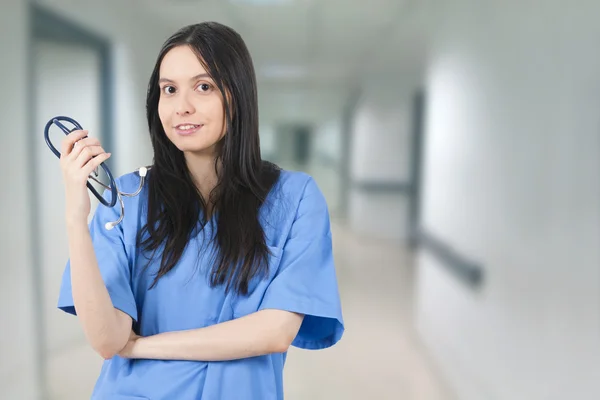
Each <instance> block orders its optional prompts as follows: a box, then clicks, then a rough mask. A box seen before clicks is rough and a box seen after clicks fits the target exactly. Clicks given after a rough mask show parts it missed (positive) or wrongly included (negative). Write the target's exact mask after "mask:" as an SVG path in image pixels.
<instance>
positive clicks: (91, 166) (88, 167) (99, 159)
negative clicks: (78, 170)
mask: <svg viewBox="0 0 600 400" xmlns="http://www.w3.org/2000/svg"><path fill="white" fill-rule="evenodd" d="M110 156H111V154H110V153H102V154H100V155H98V156H96V157H94V158H92V159H91V160H90V161H88V163H87V164H85V165H84V166H83V168H82V171H83V172H84V173H85V174H86V176H89V175H90V174H91V173H92V171H93V170H95V169H96V168H98V166H99V165H100V164H102V163H103V162H104V161H106V160H108V159H109V158H110Z"/></svg>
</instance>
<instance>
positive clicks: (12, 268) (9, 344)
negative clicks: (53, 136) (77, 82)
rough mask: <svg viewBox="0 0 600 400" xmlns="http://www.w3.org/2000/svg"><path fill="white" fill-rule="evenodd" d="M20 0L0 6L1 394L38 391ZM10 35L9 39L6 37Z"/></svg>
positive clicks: (23, 22)
mask: <svg viewBox="0 0 600 400" xmlns="http://www.w3.org/2000/svg"><path fill="white" fill-rule="evenodd" d="M24 3H25V2H23V1H21V0H3V2H2V6H1V10H2V11H1V12H0V54H2V62H0V76H4V77H9V78H7V79H5V80H4V84H3V86H4V95H3V96H2V97H0V119H1V120H2V121H6V123H5V124H4V126H3V130H2V134H0V145H1V148H2V149H4V151H3V154H2V157H0V167H1V170H2V171H3V173H2V178H1V179H2V180H1V185H2V197H1V199H2V200H1V201H2V203H1V207H0V213H1V221H2V225H3V226H4V228H5V229H4V233H3V234H2V236H1V240H0V254H2V263H1V266H0V268H1V269H2V278H1V279H0V327H1V329H0V354H1V355H2V357H0V398H6V399H17V398H21V399H25V398H27V399H34V398H36V396H37V391H38V387H37V378H38V374H37V370H36V362H35V361H36V359H35V356H36V352H37V350H38V349H37V348H36V346H35V343H36V342H35V326H36V325H35V324H34V318H35V315H36V314H35V308H34V304H33V287H32V284H31V277H32V268H33V267H32V254H31V248H30V247H29V241H28V237H29V236H30V235H31V231H30V222H31V220H30V218H31V216H30V213H29V211H30V205H31V202H30V199H31V197H30V192H29V188H30V185H29V181H28V176H29V160H28V157H29V154H30V150H29V140H28V138H29V136H30V135H29V132H28V124H27V118H28V116H29V114H28V111H29V110H28V107H27V105H28V101H29V100H30V99H29V98H28V97H27V90H26V88H27V51H28V49H27V32H28V26H27V8H26V4H24ZM9 38H10V39H9Z"/></svg>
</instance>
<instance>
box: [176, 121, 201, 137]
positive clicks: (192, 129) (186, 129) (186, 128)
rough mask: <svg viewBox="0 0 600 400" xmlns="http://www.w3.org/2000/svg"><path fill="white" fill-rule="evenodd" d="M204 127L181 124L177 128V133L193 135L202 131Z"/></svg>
mask: <svg viewBox="0 0 600 400" xmlns="http://www.w3.org/2000/svg"><path fill="white" fill-rule="evenodd" d="M203 126H204V125H194V124H179V125H177V126H176V127H175V132H177V134H178V135H191V134H194V133H196V132H198V131H199V130H200V128H202V127H203Z"/></svg>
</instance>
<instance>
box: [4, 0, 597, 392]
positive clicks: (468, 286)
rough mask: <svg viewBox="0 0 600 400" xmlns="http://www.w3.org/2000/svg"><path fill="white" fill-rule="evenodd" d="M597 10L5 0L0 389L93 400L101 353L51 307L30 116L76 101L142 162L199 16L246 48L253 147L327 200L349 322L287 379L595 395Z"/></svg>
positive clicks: (392, 2) (76, 111) (455, 4)
mask: <svg viewBox="0 0 600 400" xmlns="http://www.w3.org/2000/svg"><path fill="white" fill-rule="evenodd" d="M598 16H600V2H599V1H598V0H579V1H576V2H566V1H564V0H532V1H526V2H523V1H517V0H505V1H504V0H488V1H480V0H445V1H439V0H369V1H364V0H363V1H359V0H170V1H152V0H130V1H122V0H104V1H73V0H2V1H1V2H0V33H1V36H0V59H1V61H0V75H1V76H3V77H5V80H4V81H3V83H4V85H3V88H4V91H3V93H4V95H3V96H2V97H0V119H1V120H2V121H4V127H3V129H2V131H1V132H0V145H1V146H2V149H3V150H4V152H3V154H2V156H1V157H0V167H1V170H2V171H3V174H2V181H1V186H2V197H1V203H0V215H1V219H0V221H1V222H2V223H3V226H4V227H5V229H4V232H3V233H2V235H1V236H0V239H1V240H0V254H1V255H2V263H1V267H0V268H1V269H2V274H1V277H0V327H1V328H2V330H1V333H0V400H84V399H89V398H90V395H91V390H92V388H93V387H94V384H95V382H96V380H97V378H98V373H99V371H100V366H101V362H102V360H101V358H100V357H99V356H98V355H97V354H96V353H94V352H93V351H92V349H91V347H90V345H88V344H87V343H86V339H85V336H84V333H83V330H82V327H81V325H80V322H79V321H78V319H77V318H76V317H73V316H72V315H68V314H66V313H64V312H62V311H61V310H59V309H58V308H57V302H58V297H59V291H60V286H61V279H62V277H63V272H64V271H65V263H66V261H67V259H68V257H69V246H68V238H67V228H66V222H65V193H64V192H65V191H64V185H63V177H62V176H61V168H60V163H59V160H58V159H57V157H55V154H53V153H52V152H51V151H50V149H49V148H48V145H47V143H46V142H45V137H44V133H45V126H46V124H47V123H48V122H49V121H52V118H54V117H55V116H69V117H72V118H74V119H75V120H77V121H79V122H80V123H81V124H82V126H83V127H84V128H85V129H88V130H89V132H90V136H92V137H95V138H98V139H99V140H100V142H101V143H102V146H103V147H104V148H105V149H106V151H110V152H111V153H112V156H111V158H110V159H109V160H108V161H107V163H106V165H108V166H109V167H110V169H111V170H112V172H113V174H114V175H116V176H122V175H124V174H128V173H131V172H133V171H136V170H138V168H140V167H142V166H149V165H151V164H152V163H153V156H154V153H153V148H152V143H151V140H150V135H149V128H148V119H147V115H146V102H147V94H148V84H149V80H150V77H151V75H152V72H153V69H154V67H155V64H156V63H157V55H158V54H159V50H160V49H161V46H162V45H163V43H164V41H165V40H166V39H167V38H168V37H170V36H171V35H172V34H173V33H174V32H175V31H177V30H178V29H180V28H181V27H183V26H185V25H187V24H196V23H200V22H203V21H217V22H220V23H222V24H225V25H228V26H230V27H232V28H233V29H235V30H236V32H238V33H239V34H240V36H241V37H242V38H243V39H244V41H245V43H246V44H247V47H248V50H249V52H250V53H251V55H252V62H253V65H254V69H255V73H256V86H257V90H258V94H257V97H258V99H257V101H258V109H259V111H258V113H259V122H258V125H259V126H258V131H259V137H260V154H261V157H262V159H264V160H267V161H271V162H273V163H275V164H277V165H279V166H281V167H282V168H284V169H287V170H294V171H301V172H304V173H307V174H309V175H310V176H311V177H313V178H314V181H315V182H316V184H317V185H318V188H319V189H320V191H321V192H322V194H323V197H324V198H325V200H326V203H327V206H328V211H329V215H330V218H331V224H332V231H333V245H334V247H333V251H334V258H335V270H336V274H337V278H338V281H339V288H340V296H341V301H342V311H343V318H344V322H345V323H346V326H345V332H344V335H343V337H342V339H341V341H339V342H338V343H336V344H335V345H334V346H333V347H331V348H327V349H324V350H319V351H308V350H299V349H297V348H293V347H292V348H291V349H290V351H289V356H288V358H287V360H286V364H285V369H284V389H285V393H286V397H285V398H286V400H287V399H289V400H320V399H323V400H354V399H360V400H380V399H381V400H388V399H389V400H598V399H600V50H599V49H600V46H599V44H600V24H599V23H598ZM194 61H196V60H194ZM248 70H249V69H248V68H246V69H244V71H248ZM244 82H246V81H245V80H244ZM219 101H220V100H219ZM216 104H219V103H218V102H217V103H216ZM216 108H218V107H215V109H216ZM188 122H189V121H186V123H188ZM53 134H54V136H53V140H54V142H55V143H58V140H59V139H61V137H62V135H63V133H62V132H60V131H55V132H53ZM255 147H256V148H257V149H258V147H259V146H258V144H257V145H256V146H255ZM257 159H258V158H257ZM232 163H234V162H232ZM234 164H235V163H234ZM101 173H103V172H101ZM101 177H102V178H105V177H104V176H103V175H101ZM98 203H99V202H98V201H97V200H96V199H95V198H94V197H93V196H92V207H93V209H95V207H104V206H103V205H101V204H100V205H99V204H98ZM236 204H237V203H236ZM240 204H241V203H240ZM244 204H247V203H244ZM174 208H176V207H174ZM321 210H323V208H321ZM125 212H127V211H125ZM322 215H323V216H325V215H326V214H325V213H324V212H323V213H322ZM323 219H324V218H323ZM81 222H83V218H82V219H81ZM82 225H83V224H82ZM84 228H85V227H84ZM236 232H238V231H236ZM239 232H244V231H243V230H240V231H239ZM327 244H329V243H327ZM313 249H314V248H313ZM282 252H283V250H282ZM288 254H289V252H288ZM304 264H311V263H304ZM312 264H313V265H314V264H321V263H312ZM325 264H327V265H330V263H325ZM123 265H127V263H125V262H124V263H123ZM124 286H127V285H124ZM304 286H305V287H306V286H308V285H304ZM314 287H316V286H314ZM194 293H195V292H194ZM134 303H136V302H132V304H134ZM105 304H108V303H105ZM156 309H158V307H157V308H156ZM110 311H112V308H110ZM146 315H148V314H146ZM108 400H112V399H108ZM169 400H170V399H169ZM173 400H192V399H173ZM194 400H196V399H194ZM205 400H206V399H205ZM208 400H221V399H208ZM223 400H239V399H223ZM256 400H264V399H256Z"/></svg>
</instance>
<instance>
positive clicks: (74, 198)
mask: <svg viewBox="0 0 600 400" xmlns="http://www.w3.org/2000/svg"><path fill="white" fill-rule="evenodd" d="M87 134H88V131H87V130H76V131H73V132H71V133H69V134H68V135H67V136H66V137H65V138H64V139H63V141H62V146H61V156H60V166H61V169H62V173H63V180H64V184H65V196H66V217H67V221H68V223H80V222H85V223H86V224H87V218H88V216H89V214H90V210H91V203H90V196H89V194H88V191H87V187H86V184H87V180H88V177H89V176H90V174H91V173H92V172H93V171H94V170H95V169H96V168H97V167H98V166H99V165H100V164H102V163H103V162H104V161H106V160H107V159H108V158H109V157H110V153H106V152H105V151H104V149H103V148H102V146H100V142H99V141H98V139H96V138H90V137H86V136H87Z"/></svg>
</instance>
